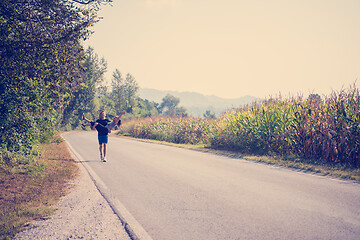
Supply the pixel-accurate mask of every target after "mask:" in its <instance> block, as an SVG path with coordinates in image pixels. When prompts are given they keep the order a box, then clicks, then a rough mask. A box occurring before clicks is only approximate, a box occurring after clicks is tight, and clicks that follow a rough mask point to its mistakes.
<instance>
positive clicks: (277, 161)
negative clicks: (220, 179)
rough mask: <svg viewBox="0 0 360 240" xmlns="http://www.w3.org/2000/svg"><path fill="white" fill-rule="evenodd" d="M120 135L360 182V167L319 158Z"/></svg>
mask: <svg viewBox="0 0 360 240" xmlns="http://www.w3.org/2000/svg"><path fill="white" fill-rule="evenodd" d="M115 136H119V137H124V138H129V139H133V140H136V141H142V142H149V143H156V144H162V145H168V146H173V147H179V148H186V149H191V150H195V151H201V152H207V153H212V154H217V155H221V156H226V157H229V158H234V159H243V160H247V161H252V162H258V163H264V164H268V165H273V166H278V167H286V168H290V169H294V170H297V171H303V172H307V173H312V174H318V175H321V176H329V177H333V178H339V179H343V180H352V181H356V182H359V183H360V169H358V168H357V169H354V168H352V167H350V166H341V165H338V164H329V163H327V162H321V161H318V160H309V159H300V158H295V157H291V156H288V157H282V156H276V155H275V154H274V155H249V154H244V153H241V152H239V151H231V150H222V149H214V148H211V147H210V146H208V145H206V144H195V145H193V144H177V143H169V142H166V141H159V140H153V139H143V138H134V137H130V136H123V135H119V134H118V135H115Z"/></svg>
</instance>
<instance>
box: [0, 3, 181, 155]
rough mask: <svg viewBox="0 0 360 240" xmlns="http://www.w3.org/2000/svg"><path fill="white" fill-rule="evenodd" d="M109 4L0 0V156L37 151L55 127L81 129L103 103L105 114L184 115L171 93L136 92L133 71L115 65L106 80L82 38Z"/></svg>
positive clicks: (100, 63) (103, 68) (100, 64)
mask: <svg viewBox="0 0 360 240" xmlns="http://www.w3.org/2000/svg"><path fill="white" fill-rule="evenodd" d="M110 2H111V0H86V1H85V0H51V1H49V0H37V1H23V0H2V1H0V113H1V114H0V129H1V135H0V150H1V154H2V155H1V156H0V162H4V161H5V162H9V161H10V160H9V159H11V157H6V156H5V155H3V154H4V153H9V154H7V156H10V155H11V154H10V153H11V152H16V153H25V154H29V153H31V152H34V151H36V147H37V146H38V144H39V143H41V142H47V141H49V140H50V139H51V138H52V136H53V134H54V133H55V132H56V130H58V129H61V130H70V129H75V128H78V127H79V126H80V117H81V115H82V114H83V113H84V114H85V115H86V116H87V117H88V118H90V119H96V118H98V113H99V110H100V109H104V110H106V111H107V113H108V116H109V117H112V116H115V115H117V114H119V113H120V112H122V111H123V110H125V111H127V113H128V114H127V115H126V117H146V116H154V115H157V114H160V113H162V114H169V115H174V114H182V115H186V111H185V110H184V109H180V110H182V112H181V111H180V110H179V108H178V107H177V104H178V102H176V101H177V100H176V99H172V98H171V96H169V97H167V98H164V99H165V100H164V103H162V104H156V103H151V102H149V101H147V100H143V99H140V98H138V97H137V95H136V93H137V89H138V85H137V83H136V81H135V78H134V77H133V76H132V75H131V74H127V75H126V76H123V75H122V74H121V72H120V71H119V70H115V71H114V73H113V76H112V80H111V81H112V82H111V85H110V86H107V85H106V84H105V83H104V74H105V72H106V71H107V64H106V61H105V60H104V59H100V58H99V57H98V56H97V54H96V53H95V52H94V50H93V49H92V48H88V49H84V47H83V45H82V44H83V42H84V40H86V39H87V38H89V37H90V36H91V30H90V27H91V26H93V25H94V24H96V23H97V22H98V21H99V18H98V16H97V12H98V10H99V9H100V7H102V5H104V4H108V3H110ZM168 100H170V101H168ZM174 101H175V102H174ZM4 159H5V160H4Z"/></svg>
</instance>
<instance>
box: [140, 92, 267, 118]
mask: <svg viewBox="0 0 360 240" xmlns="http://www.w3.org/2000/svg"><path fill="white" fill-rule="evenodd" d="M167 94H171V95H173V96H175V97H178V98H179V99H180V103H179V106H183V107H185V108H186V110H187V112H188V113H189V114H190V115H191V116H194V117H202V116H203V114H204V113H205V112H206V110H210V111H211V112H212V113H215V114H216V116H220V115H221V113H223V112H225V111H227V110H230V109H232V108H238V107H241V106H244V105H246V104H251V103H253V102H255V101H258V100H260V99H259V98H256V97H252V96H244V97H240V98H234V99H226V98H220V97H217V96H214V95H211V96H208V95H203V94H200V93H196V92H177V91H162V90H156V89H151V88H140V89H139V97H140V98H142V99H147V100H149V101H154V102H157V103H161V102H162V99H163V97H165V96H166V95H167Z"/></svg>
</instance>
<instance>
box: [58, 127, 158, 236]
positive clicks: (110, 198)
mask: <svg viewBox="0 0 360 240" xmlns="http://www.w3.org/2000/svg"><path fill="white" fill-rule="evenodd" d="M64 135H67V133H63V134H61V136H62V137H63V136H64ZM63 139H64V141H65V143H66V146H67V147H68V149H69V150H70V154H71V155H72V156H73V158H74V159H76V160H77V161H78V162H79V163H81V165H82V166H83V167H84V168H85V170H86V171H87V172H88V174H89V177H90V179H91V180H92V182H93V183H94V185H95V187H96V188H97V190H98V191H99V193H100V194H101V196H102V197H103V198H104V199H105V201H106V202H107V203H108V204H109V206H110V208H111V209H112V210H113V211H114V213H115V214H116V216H117V217H118V218H119V220H120V222H121V224H122V225H123V227H124V228H125V231H126V232H127V234H128V235H129V237H130V238H131V239H132V240H153V239H152V238H151V237H150V235H149V234H148V233H147V232H146V231H145V229H144V228H143V227H142V226H141V225H140V223H139V222H138V221H137V220H136V219H135V218H134V217H133V216H132V214H131V213H130V212H129V211H128V210H127V209H126V208H125V206H124V205H123V204H122V203H121V202H120V200H119V199H117V198H116V197H115V196H114V195H113V194H112V193H111V191H110V190H109V188H108V187H107V186H106V185H105V183H104V182H103V181H102V180H101V179H100V177H99V176H98V175H97V174H96V173H95V172H94V171H93V170H92V168H91V167H90V166H89V165H88V164H87V163H86V162H85V161H84V160H83V158H82V157H81V156H80V154H79V153H78V152H77V151H76V150H75V149H74V148H73V147H72V146H71V145H70V143H69V142H68V141H66V139H65V138H64V137H63Z"/></svg>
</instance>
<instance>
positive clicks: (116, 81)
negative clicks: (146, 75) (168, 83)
mask: <svg viewBox="0 0 360 240" xmlns="http://www.w3.org/2000/svg"><path fill="white" fill-rule="evenodd" d="M82 66H83V68H84V73H85V74H84V76H83V79H82V83H81V85H80V87H79V88H78V89H77V90H76V91H74V92H73V93H72V96H71V98H70V99H69V102H68V103H67V105H66V106H65V108H64V111H63V113H62V117H61V121H60V122H59V128H60V129H62V130H71V129H76V128H79V126H80V124H81V116H82V114H84V115H85V116H86V117H87V118H89V119H94V120H95V119H97V118H98V117H99V115H98V114H99V112H100V110H105V111H106V113H107V116H108V118H112V117H114V116H116V115H120V113H121V112H123V111H126V113H127V114H126V115H125V116H124V117H123V119H131V118H144V117H150V116H157V115H167V116H187V113H186V109H185V108H183V107H178V104H179V102H180V99H179V98H176V97H174V96H172V95H167V96H165V97H164V98H163V99H162V102H161V103H156V102H150V101H148V100H146V99H145V100H144V99H141V98H140V97H138V94H137V93H138V89H139V86H138V83H137V82H136V79H135V78H134V76H132V75H131V74H130V73H127V74H126V75H125V76H124V75H123V74H122V73H121V72H120V70H119V69H115V71H114V72H113V73H112V77H111V84H110V85H107V84H106V82H105V81H104V75H105V73H106V72H107V63H106V60H105V59H104V58H101V59H100V58H99V56H98V55H97V54H96V53H95V51H94V49H92V48H91V47H89V48H88V49H86V51H85V59H84V61H83V64H82Z"/></svg>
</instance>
